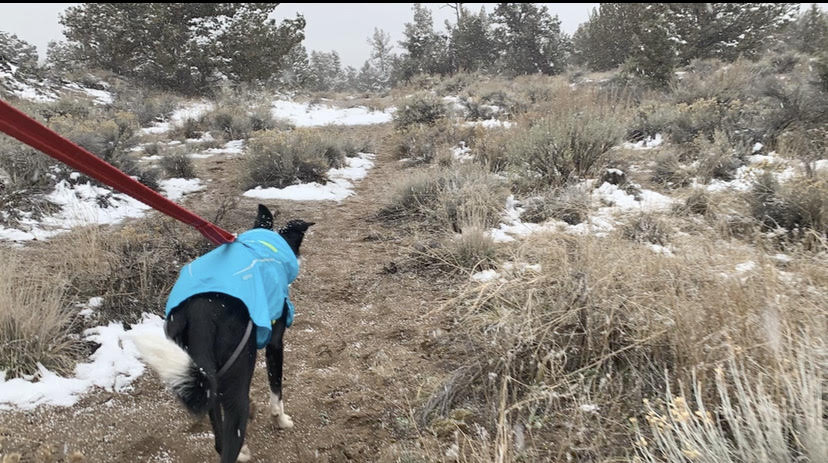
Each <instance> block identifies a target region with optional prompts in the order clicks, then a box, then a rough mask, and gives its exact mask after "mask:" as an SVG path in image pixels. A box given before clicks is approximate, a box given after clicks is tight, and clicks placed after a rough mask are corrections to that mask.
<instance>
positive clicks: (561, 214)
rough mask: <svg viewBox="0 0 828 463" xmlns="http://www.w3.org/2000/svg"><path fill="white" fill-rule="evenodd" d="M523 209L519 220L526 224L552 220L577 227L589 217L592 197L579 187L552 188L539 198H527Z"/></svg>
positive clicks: (585, 189) (587, 191) (586, 190)
mask: <svg viewBox="0 0 828 463" xmlns="http://www.w3.org/2000/svg"><path fill="white" fill-rule="evenodd" d="M523 207H524V209H525V211H524V212H523V214H521V219H523V220H525V221H527V222H532V223H542V222H544V221H546V220H548V219H550V218H553V219H558V220H562V221H564V222H566V223H568V224H570V225H578V224H579V223H581V222H584V221H585V220H586V219H587V217H589V211H590V209H592V195H591V194H590V191H589V190H588V189H587V188H584V187H583V186H580V185H573V186H568V187H562V188H552V189H549V190H547V191H545V192H544V193H543V194H541V195H539V196H534V197H531V198H528V199H527V200H525V201H524V202H523Z"/></svg>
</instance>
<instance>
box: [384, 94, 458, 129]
mask: <svg viewBox="0 0 828 463" xmlns="http://www.w3.org/2000/svg"><path fill="white" fill-rule="evenodd" d="M445 116H446V108H445V106H444V105H443V102H442V100H440V99H439V98H438V97H436V96H434V95H432V94H429V93H417V94H414V95H412V96H410V97H408V98H405V99H403V100H402V101H400V103H399V104H398V105H397V111H396V112H395V113H394V126H395V127H396V128H397V129H398V130H403V129H406V128H408V127H410V126H412V125H414V124H434V123H436V122H437V121H438V120H440V119H442V118H444V117H445Z"/></svg>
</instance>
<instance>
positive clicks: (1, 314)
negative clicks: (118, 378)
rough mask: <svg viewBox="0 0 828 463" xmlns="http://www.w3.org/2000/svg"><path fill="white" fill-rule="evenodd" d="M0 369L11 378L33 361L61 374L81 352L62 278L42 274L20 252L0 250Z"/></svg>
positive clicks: (33, 368) (31, 369)
mask: <svg viewBox="0 0 828 463" xmlns="http://www.w3.org/2000/svg"><path fill="white" fill-rule="evenodd" d="M0 260H1V261H2V262H3V265H2V267H0V371H5V372H6V376H7V377H10V378H13V377H17V376H20V375H31V374H35V373H37V371H38V365H43V366H44V367H46V368H48V369H49V370H52V371H55V372H58V373H65V372H67V371H71V369H72V367H73V366H74V360H75V359H76V358H77V356H78V354H79V353H80V351H81V346H80V343H79V341H78V340H77V339H76V338H75V337H74V336H72V333H73V324H74V321H75V320H74V317H75V314H73V313H72V311H71V310H70V307H69V304H68V300H67V298H66V291H67V288H66V287H67V285H66V280H65V279H64V278H63V276H61V275H59V274H44V273H43V272H42V271H41V270H40V269H38V265H37V262H33V261H32V260H31V256H29V255H27V253H26V252H24V251H17V250H5V249H0Z"/></svg>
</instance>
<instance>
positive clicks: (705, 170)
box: [691, 130, 748, 183]
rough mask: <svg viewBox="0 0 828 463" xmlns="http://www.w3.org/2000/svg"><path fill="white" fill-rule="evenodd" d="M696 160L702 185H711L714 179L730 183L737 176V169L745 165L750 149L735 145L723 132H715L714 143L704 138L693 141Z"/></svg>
mask: <svg viewBox="0 0 828 463" xmlns="http://www.w3.org/2000/svg"><path fill="white" fill-rule="evenodd" d="M691 145H692V146H693V151H695V153H694V156H693V157H694V159H698V166H697V167H696V178H698V179H699V180H700V181H701V182H702V183H709V182H710V181H711V180H713V179H718V180H724V181H730V180H733V178H734V177H735V174H736V169H738V168H739V167H740V166H742V165H743V164H744V158H745V157H746V156H747V155H748V148H747V147H746V146H744V145H742V144H739V143H734V142H732V141H731V140H730V137H729V136H728V135H727V134H726V133H725V132H723V131H721V130H715V131H714V133H713V141H709V140H708V139H707V138H705V137H704V136H700V137H698V138H696V139H695V140H693V142H692V143H691Z"/></svg>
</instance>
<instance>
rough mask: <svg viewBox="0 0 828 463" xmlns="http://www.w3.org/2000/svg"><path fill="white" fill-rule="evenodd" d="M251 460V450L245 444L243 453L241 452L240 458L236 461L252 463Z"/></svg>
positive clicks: (242, 449)
mask: <svg viewBox="0 0 828 463" xmlns="http://www.w3.org/2000/svg"><path fill="white" fill-rule="evenodd" d="M251 458H253V457H252V456H251V455H250V449H249V448H248V447H247V444H244V445H243V446H242V448H241V452H239V457H238V458H237V459H236V461H238V462H241V463H247V462H248V461H250V459H251Z"/></svg>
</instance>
